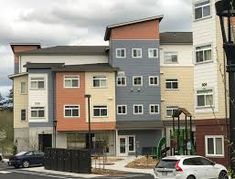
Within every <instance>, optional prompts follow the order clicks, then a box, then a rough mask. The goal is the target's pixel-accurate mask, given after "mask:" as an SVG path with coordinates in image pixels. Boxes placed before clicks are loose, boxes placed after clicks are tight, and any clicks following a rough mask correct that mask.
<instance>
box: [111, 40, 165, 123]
mask: <svg viewBox="0 0 235 179" xmlns="http://www.w3.org/2000/svg"><path fill="white" fill-rule="evenodd" d="M110 43H111V49H110V58H111V59H112V61H110V62H112V64H111V65H112V66H113V67H119V69H120V71H123V72H125V76H126V83H127V85H126V86H124V87H123V86H122V87H119V86H116V104H117V105H119V104H126V105H127V115H117V121H138V120H148V121H150V120H160V114H154V115H150V114H149V104H159V105H160V100H161V99H160V86H149V76H153V75H154V76H159V78H160V61H159V58H154V59H150V58H148V48H158V47H159V41H158V40H111V42H110ZM116 48H126V58H121V59H120V58H116V55H115V51H116V50H115V49H116ZM132 48H142V58H137V59H133V58H132V57H131V49H132ZM133 76H143V86H140V87H135V86H133V85H132V81H133V80H132V77H133ZM133 104H143V105H144V114H143V115H133Z"/></svg>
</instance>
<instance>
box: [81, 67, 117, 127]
mask: <svg viewBox="0 0 235 179" xmlns="http://www.w3.org/2000/svg"><path fill="white" fill-rule="evenodd" d="M97 75H103V76H106V78H107V87H104V88H94V87H93V76H97ZM85 81H86V83H85V86H86V87H85V93H86V94H90V95H91V114H93V108H92V106H94V105H107V107H108V117H101V118H97V117H94V116H91V122H92V123H94V124H95V123H100V122H102V123H103V122H104V124H103V125H105V126H106V125H109V124H108V123H110V122H111V123H110V124H112V125H113V126H115V124H114V123H115V122H116V108H115V102H116V99H115V73H114V72H111V73H107V72H106V73H105V72H103V73H97V72H94V73H92V72H87V73H86V75H85ZM87 106H88V104H87V101H86V111H88V109H87ZM86 116H87V117H86V119H88V112H86ZM106 123H107V124H106ZM110 127H111V126H110ZM104 128H105V127H104ZM113 129H115V128H113Z"/></svg>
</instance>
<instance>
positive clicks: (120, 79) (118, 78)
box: [117, 76, 126, 86]
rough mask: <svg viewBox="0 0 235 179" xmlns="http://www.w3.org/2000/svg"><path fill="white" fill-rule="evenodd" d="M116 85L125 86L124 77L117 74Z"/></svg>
mask: <svg viewBox="0 0 235 179" xmlns="http://www.w3.org/2000/svg"><path fill="white" fill-rule="evenodd" d="M117 86H126V77H125V76H118V77H117Z"/></svg>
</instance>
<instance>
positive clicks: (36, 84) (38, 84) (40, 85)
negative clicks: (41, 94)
mask: <svg viewBox="0 0 235 179" xmlns="http://www.w3.org/2000/svg"><path fill="white" fill-rule="evenodd" d="M44 83H45V81H44V78H31V79H30V87H31V89H44V87H45V85H44Z"/></svg>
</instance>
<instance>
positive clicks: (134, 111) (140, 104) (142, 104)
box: [133, 104, 144, 115]
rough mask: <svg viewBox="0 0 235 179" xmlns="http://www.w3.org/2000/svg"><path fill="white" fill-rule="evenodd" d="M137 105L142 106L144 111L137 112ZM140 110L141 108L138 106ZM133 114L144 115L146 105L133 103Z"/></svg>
mask: <svg viewBox="0 0 235 179" xmlns="http://www.w3.org/2000/svg"><path fill="white" fill-rule="evenodd" d="M135 106H138V107H142V112H141V113H139V112H138V113H136V112H135ZM138 111H139V108H138ZM133 114H134V115H143V114H144V105H143V104H133Z"/></svg>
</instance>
